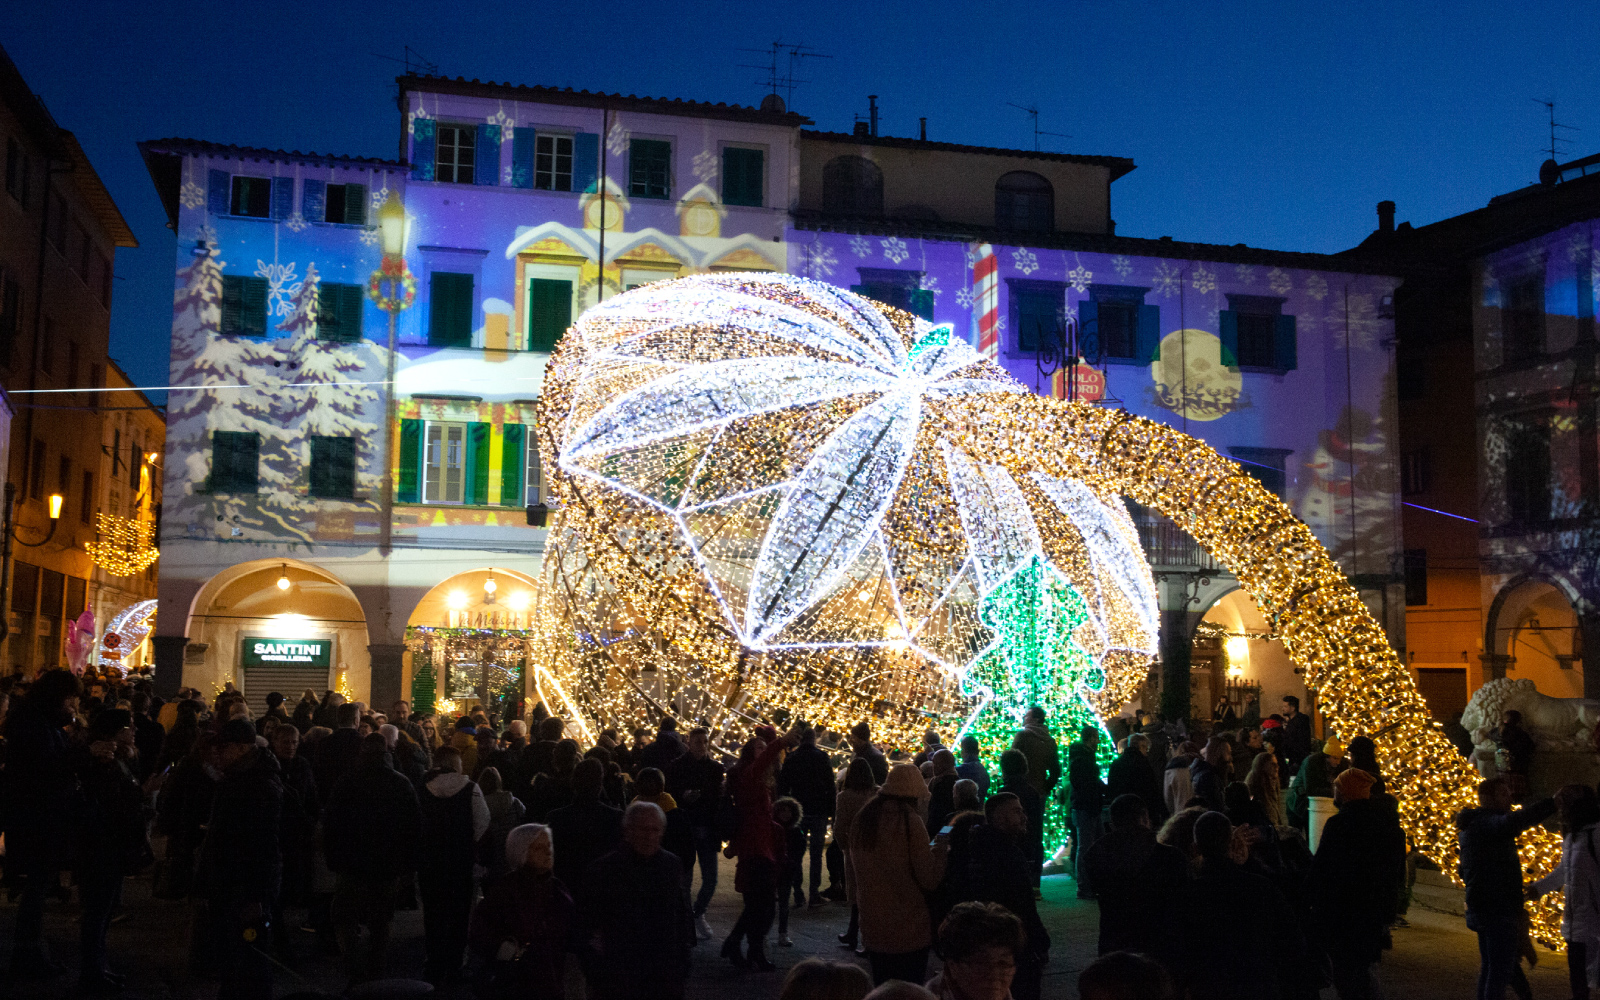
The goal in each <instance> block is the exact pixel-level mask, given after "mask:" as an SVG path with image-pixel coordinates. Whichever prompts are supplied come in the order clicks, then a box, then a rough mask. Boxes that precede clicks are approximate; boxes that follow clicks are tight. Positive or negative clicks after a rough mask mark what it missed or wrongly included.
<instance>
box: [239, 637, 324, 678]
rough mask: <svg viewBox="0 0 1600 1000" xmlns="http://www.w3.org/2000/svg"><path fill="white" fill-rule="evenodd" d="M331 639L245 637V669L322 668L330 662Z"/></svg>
mask: <svg viewBox="0 0 1600 1000" xmlns="http://www.w3.org/2000/svg"><path fill="white" fill-rule="evenodd" d="M332 651H333V640H332V639H269V638H266V637H263V636H252V635H247V636H245V637H244V658H243V663H244V668H245V669H246V670H249V669H250V668H251V667H266V666H284V665H292V666H297V667H323V668H326V667H328V666H329V665H331V664H332V662H333V657H332Z"/></svg>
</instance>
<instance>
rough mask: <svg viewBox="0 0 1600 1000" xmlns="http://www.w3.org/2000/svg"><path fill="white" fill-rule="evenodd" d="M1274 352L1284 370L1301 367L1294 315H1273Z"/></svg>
mask: <svg viewBox="0 0 1600 1000" xmlns="http://www.w3.org/2000/svg"><path fill="white" fill-rule="evenodd" d="M1272 353H1273V360H1275V361H1276V362H1277V367H1279V368H1281V369H1283V370H1284V371H1290V370H1292V369H1294V368H1297V367H1299V361H1300V357H1299V355H1300V349H1299V344H1298V343H1297V338H1296V337H1295V331H1294V317H1293V316H1274V317H1273V325H1272Z"/></svg>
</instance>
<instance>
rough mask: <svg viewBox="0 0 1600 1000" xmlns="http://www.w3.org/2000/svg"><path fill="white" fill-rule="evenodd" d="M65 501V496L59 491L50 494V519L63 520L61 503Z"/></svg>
mask: <svg viewBox="0 0 1600 1000" xmlns="http://www.w3.org/2000/svg"><path fill="white" fill-rule="evenodd" d="M63 502H64V498H63V497H62V496H61V494H59V493H52V494H50V520H52V521H59V520H61V504H62V503H63Z"/></svg>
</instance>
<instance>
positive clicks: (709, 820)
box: [666, 753, 723, 828]
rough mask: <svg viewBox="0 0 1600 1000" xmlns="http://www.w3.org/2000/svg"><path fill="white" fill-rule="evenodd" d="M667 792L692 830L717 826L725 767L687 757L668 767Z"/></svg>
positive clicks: (714, 762)
mask: <svg viewBox="0 0 1600 1000" xmlns="http://www.w3.org/2000/svg"><path fill="white" fill-rule="evenodd" d="M666 775H667V791H669V792H671V793H672V798H673V801H675V802H677V803H678V809H679V810H681V811H682V812H683V816H684V821H685V822H686V823H687V824H688V825H689V826H690V827H691V828H694V827H701V828H704V827H712V826H716V824H717V803H718V802H720V801H721V800H722V779H723V769H722V765H721V764H719V763H717V762H716V761H714V760H712V759H711V758H710V757H701V758H700V759H699V760H696V759H694V758H693V757H691V756H689V754H688V753H684V754H683V756H681V757H679V758H678V759H677V760H675V761H673V762H672V763H671V764H668V765H667V770H666Z"/></svg>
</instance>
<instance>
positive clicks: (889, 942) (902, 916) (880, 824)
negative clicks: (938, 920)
mask: <svg viewBox="0 0 1600 1000" xmlns="http://www.w3.org/2000/svg"><path fill="white" fill-rule="evenodd" d="M926 794H927V786H926V785H925V784H924V783H923V781H922V774H921V772H920V771H919V770H918V769H917V768H916V766H915V765H912V764H896V765H895V766H894V768H893V769H892V770H890V772H889V780H888V781H886V782H885V783H884V784H883V786H882V787H881V788H879V789H878V794H877V795H876V796H875V797H874V798H873V799H872V801H870V802H868V803H867V804H866V805H865V806H863V807H862V809H861V811H860V813H858V814H857V815H856V818H855V823H854V825H853V827H852V829H851V831H850V865H851V876H852V878H853V879H854V880H855V882H856V899H857V905H858V906H859V907H860V914H861V916H860V919H861V941H862V944H863V945H864V946H865V947H866V949H867V957H868V960H869V961H870V963H871V965H872V981H873V982H874V983H876V984H879V985H881V984H882V983H884V982H886V981H887V980H890V979H904V980H906V981H907V982H920V981H922V980H923V979H925V978H927V976H926V973H927V965H928V950H929V948H930V947H931V946H932V944H933V927H932V926H931V922H930V919H929V913H928V902H927V893H929V892H932V891H933V890H934V889H935V888H937V887H938V885H939V883H940V882H941V881H942V880H943V879H944V874H945V859H946V856H947V855H948V853H949V850H950V847H949V839H948V837H938V838H936V839H935V840H934V842H933V843H932V844H931V845H930V843H929V838H928V828H927V826H926V825H925V824H924V823H923V821H922V816H921V803H922V799H923V797H924V796H925V795H926Z"/></svg>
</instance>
